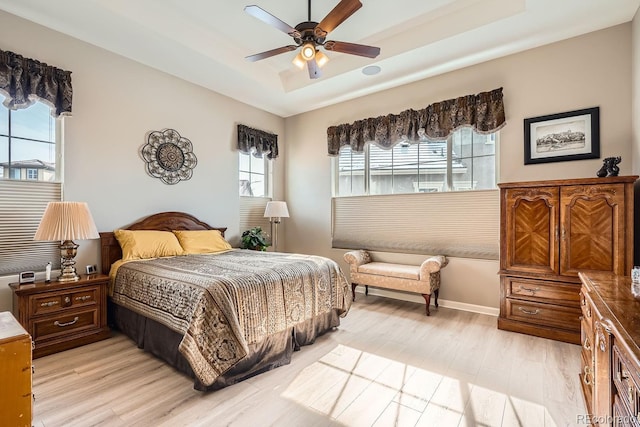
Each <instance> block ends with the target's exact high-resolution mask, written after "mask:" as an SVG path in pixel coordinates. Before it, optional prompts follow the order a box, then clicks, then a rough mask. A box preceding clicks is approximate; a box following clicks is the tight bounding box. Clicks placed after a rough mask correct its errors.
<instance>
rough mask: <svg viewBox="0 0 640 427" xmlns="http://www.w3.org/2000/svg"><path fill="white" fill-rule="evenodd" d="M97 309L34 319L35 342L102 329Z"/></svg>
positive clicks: (32, 325) (32, 328)
mask: <svg viewBox="0 0 640 427" xmlns="http://www.w3.org/2000/svg"><path fill="white" fill-rule="evenodd" d="M98 314H99V313H98V310H97V309H88V310H77V311H73V312H65V313H59V314H53V315H49V316H45V317H42V318H39V319H33V320H32V324H31V330H32V331H33V340H34V341H36V348H37V343H38V341H41V340H45V339H50V338H55V337H58V336H66V335H71V334H73V333H76V332H80V331H83V330H85V329H96V328H99V327H100V318H99V315H98Z"/></svg>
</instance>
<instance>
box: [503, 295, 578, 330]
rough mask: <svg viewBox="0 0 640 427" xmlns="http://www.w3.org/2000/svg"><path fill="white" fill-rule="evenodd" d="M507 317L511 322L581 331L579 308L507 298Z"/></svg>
mask: <svg viewBox="0 0 640 427" xmlns="http://www.w3.org/2000/svg"><path fill="white" fill-rule="evenodd" d="M505 302H506V306H505V308H506V313H505V317H506V318H507V319H510V320H517V321H520V322H528V323H533V324H536V325H546V326H551V327H554V328H562V329H566V330H571V331H580V315H581V311H580V309H579V308H571V307H565V306H561V305H556V304H544V303H538V302H533V301H522V300H518V299H513V298H506V301H505Z"/></svg>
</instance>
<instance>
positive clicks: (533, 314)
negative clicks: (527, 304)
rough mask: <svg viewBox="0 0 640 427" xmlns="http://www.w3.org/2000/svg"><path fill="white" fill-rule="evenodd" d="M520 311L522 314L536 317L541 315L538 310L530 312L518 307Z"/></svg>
mask: <svg viewBox="0 0 640 427" xmlns="http://www.w3.org/2000/svg"><path fill="white" fill-rule="evenodd" d="M518 310H520V311H521V312H523V313H525V314H530V315H532V316H535V315H536V314H538V313H540V310H538V309H537V308H536V309H535V310H534V311H530V310H527V309H524V308H522V307H518Z"/></svg>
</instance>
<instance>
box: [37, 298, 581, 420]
mask: <svg viewBox="0 0 640 427" xmlns="http://www.w3.org/2000/svg"><path fill="white" fill-rule="evenodd" d="M423 313H424V306H422V305H419V304H415V303H409V302H404V301H396V300H392V299H385V298H381V297H376V296H371V295H370V296H368V297H364V296H361V295H358V300H357V301H356V303H355V304H354V305H353V307H352V309H351V312H350V313H349V315H348V316H347V317H346V318H344V319H342V325H341V326H340V328H339V329H337V330H335V331H333V332H330V333H328V334H325V335H324V336H322V337H321V338H319V339H318V340H317V341H316V343H315V344H313V345H311V346H306V347H303V348H302V350H301V351H299V352H296V353H294V355H293V360H292V363H291V364H290V365H287V366H283V367H280V368H278V369H275V370H273V371H270V372H267V373H265V374H262V375H259V376H257V377H254V378H252V379H249V380H247V381H244V382H242V383H239V384H236V385H234V386H231V387H227V388H225V389H223V390H219V391H216V392H212V393H206V394H205V393H201V392H197V391H195V390H193V388H192V382H191V381H190V380H189V379H188V378H186V377H185V376H183V375H181V374H179V373H176V372H175V371H174V370H173V369H172V368H169V367H168V366H166V365H165V364H164V363H162V362H160V361H158V360H157V359H155V358H154V357H152V356H150V355H148V354H146V353H144V352H142V351H141V350H139V349H138V348H136V346H135V345H134V344H133V342H132V341H130V340H129V339H128V338H126V337H125V336H123V335H121V334H118V333H114V336H113V337H112V338H110V339H108V340H105V341H101V342H99V343H95V344H90V345H87V346H84V347H80V348H76V349H73V350H69V351H66V352H63V353H58V354H54V355H51V356H47V357H43V358H40V359H36V360H35V361H34V364H35V374H34V379H33V385H34V393H35V397H36V400H35V406H34V416H35V419H34V425H35V426H38V427H40V426H46V427H53V426H92V425H104V426H134V425H135V426H172V427H173V426H182V425H185V426H226V425H234V426H251V427H253V426H268V425H275V426H305V427H306V426H327V425H335V426H340V425H342V426H393V425H399V426H438V427H440V426H444V427H446V426H465V427H470V426H509V427H512V426H535V427H540V426H566V425H584V424H580V422H579V421H580V418H579V416H581V415H582V414H584V413H585V409H584V404H583V400H582V395H581V391H580V384H579V382H578V375H577V374H578V371H579V369H580V347H579V346H576V345H571V344H564V343H559V342H555V341H551V340H546V339H542V338H536V337H530V336H527V335H522V334H516V333H511V332H505V331H499V330H498V329H497V328H496V319H495V318H494V317H491V316H486V315H480V314H474V313H467V312H463V311H457V310H451V309H445V308H440V309H438V310H435V309H432V314H431V317H426V316H424V314H423Z"/></svg>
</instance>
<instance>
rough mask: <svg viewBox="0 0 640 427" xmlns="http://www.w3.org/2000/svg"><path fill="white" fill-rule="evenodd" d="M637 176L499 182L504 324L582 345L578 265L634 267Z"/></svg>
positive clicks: (614, 269) (619, 270) (624, 270)
mask: <svg viewBox="0 0 640 427" xmlns="http://www.w3.org/2000/svg"><path fill="white" fill-rule="evenodd" d="M637 178H638V177H637V176H621V177H608V178H584V179H567V180H554V181H531V182H514V183H503V184H499V185H498V186H499V187H500V216H501V218H500V272H499V274H500V317H499V318H498V328H499V329H504V330H508V331H514V332H522V333H526V334H531V335H536V336H539V337H544V338H550V339H555V340H560V341H566V342H570V343H575V344H580V316H581V310H580V297H579V294H580V279H579V278H578V272H579V271H582V272H611V273H613V274H617V275H629V274H630V272H631V268H632V266H633V183H634V182H635V181H636V179H637Z"/></svg>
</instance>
